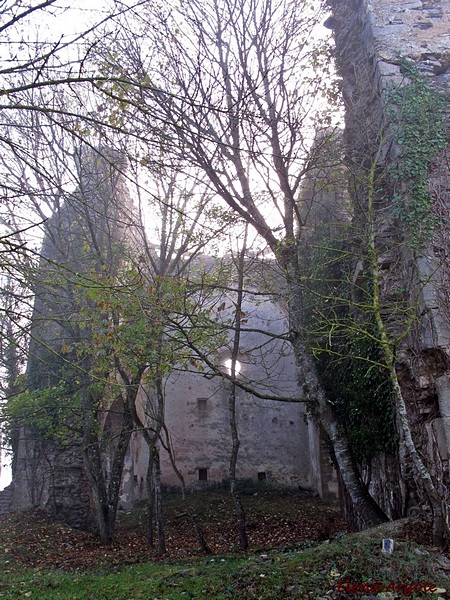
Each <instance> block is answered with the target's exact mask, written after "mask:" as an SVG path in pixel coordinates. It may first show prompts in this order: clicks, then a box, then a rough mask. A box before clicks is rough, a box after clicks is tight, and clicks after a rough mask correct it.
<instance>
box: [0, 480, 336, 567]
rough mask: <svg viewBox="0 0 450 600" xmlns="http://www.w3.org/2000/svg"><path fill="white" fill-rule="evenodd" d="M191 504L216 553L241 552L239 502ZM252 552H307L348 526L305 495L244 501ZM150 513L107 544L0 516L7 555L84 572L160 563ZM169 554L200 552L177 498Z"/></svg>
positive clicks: (23, 517)
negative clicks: (149, 530) (150, 540)
mask: <svg viewBox="0 0 450 600" xmlns="http://www.w3.org/2000/svg"><path fill="white" fill-rule="evenodd" d="M189 502H190V504H191V506H193V508H194V510H195V512H196V514H197V518H198V521H199V522H200V524H201V526H202V529H203V533H204V536H205V539H206V541H207V543H208V545H209V547H210V548H211V550H212V553H213V555H214V554H227V553H230V552H236V551H238V534H237V523H236V519H235V515H234V509H233V504H232V502H231V499H230V498H229V496H228V494H226V493H225V492H210V493H206V492H202V493H201V494H197V495H195V494H192V495H190V497H189ZM244 504H245V505H246V509H247V522H248V537H249V543H250V547H251V550H252V551H264V550H267V549H270V548H281V549H283V548H292V547H295V546H297V547H302V546H304V545H308V544H310V543H314V542H318V541H320V540H326V539H329V538H332V537H334V536H335V535H336V534H338V533H339V532H345V531H346V530H347V527H346V525H345V523H344V522H343V520H342V519H341V517H340V516H339V511H338V509H337V507H334V506H330V505H326V504H324V503H322V502H321V501H320V500H318V499H316V498H312V497H311V496H310V495H308V494H306V493H301V492H294V491H293V492H285V491H284V492H282V493H280V492H277V491H270V490H268V491H265V492H261V493H258V494H252V495H251V496H249V497H246V498H244ZM144 522H145V514H144V510H141V511H137V512H133V513H123V512H122V513H121V514H119V518H118V526H117V532H116V536H115V539H114V541H113V543H112V544H110V545H108V546H102V545H100V544H99V542H98V540H97V539H96V538H95V536H94V535H92V534H91V533H87V532H84V531H79V530H75V529H72V528H70V527H69V526H67V525H65V524H63V523H57V522H54V521H52V519H51V518H50V517H49V516H48V515H46V514H45V513H44V512H27V513H22V514H13V515H5V516H2V517H0V552H1V551H3V552H5V554H8V555H9V556H8V558H9V557H11V560H12V561H16V562H19V563H21V564H24V565H27V566H30V567H42V568H47V567H51V568H59V569H64V570H77V569H85V568H92V567H97V566H102V565H104V566H114V565H121V564H132V563H138V562H144V561H147V560H151V559H154V558H155V551H154V550H152V549H148V548H147V543H146V532H145V527H144ZM166 543H167V553H166V555H164V557H162V558H163V559H175V558H176V559H179V558H187V557H192V556H196V555H198V554H199V552H198V548H197V545H196V542H195V536H194V532H193V530H192V526H191V524H190V522H189V520H188V519H187V516H186V515H185V513H184V512H183V507H182V505H181V503H180V501H179V500H178V498H177V497H174V496H169V497H168V499H167V502H166Z"/></svg>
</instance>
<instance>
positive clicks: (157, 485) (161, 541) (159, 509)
mask: <svg viewBox="0 0 450 600" xmlns="http://www.w3.org/2000/svg"><path fill="white" fill-rule="evenodd" d="M152 462H153V492H154V497H155V516H156V531H157V533H158V556H161V555H162V554H164V553H165V552H166V535H165V531H164V511H163V495H162V487H161V465H160V461H159V451H158V448H157V447H156V445H155V446H153V461H152Z"/></svg>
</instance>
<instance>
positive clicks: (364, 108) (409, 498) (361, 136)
mask: <svg viewBox="0 0 450 600" xmlns="http://www.w3.org/2000/svg"><path fill="white" fill-rule="evenodd" d="M329 4H330V6H331V8H332V16H331V17H330V19H329V20H328V22H327V25H328V26H329V27H331V28H332V29H333V31H334V34H335V39H336V58H337V65H338V69H339V73H340V75H341V77H342V89H343V95H344V102H345V111H346V117H345V119H346V131H345V141H346V148H347V156H348V159H349V164H350V165H355V164H358V165H359V168H360V169H361V170H360V171H359V174H361V173H362V171H363V170H364V169H366V170H369V168H370V165H371V164H373V161H375V162H376V165H377V166H376V168H377V173H379V174H381V175H382V174H383V172H385V173H388V169H389V165H390V164H391V163H393V162H394V161H395V160H396V159H397V157H398V156H399V153H400V152H401V147H399V145H398V143H395V141H393V138H392V124H391V121H390V119H391V116H390V113H389V110H388V104H389V95H390V90H392V89H393V86H404V85H407V84H408V78H407V77H406V76H405V74H404V72H403V71H402V63H403V61H404V60H406V61H409V63H410V64H413V65H415V67H416V68H417V71H418V73H419V74H420V75H421V76H423V77H424V79H425V81H426V84H427V85H429V86H430V89H435V90H438V91H439V92H440V93H441V94H443V95H444V97H447V98H448V94H449V84H450V50H449V49H450V3H449V2H448V1H447V0H445V1H440V0H434V1H426V0H415V1H406V0H403V1H396V2H390V1H387V0H372V1H367V0H345V1H340V0H339V1H335V0H330V2H329ZM448 106H449V103H447V107H448ZM449 112H450V111H449ZM449 116H450V115H449V113H447V115H446V118H447V124H448V117H449ZM447 126H448V125H447ZM417 143H418V144H420V143H421V140H417ZM449 158H450V154H449V151H448V147H447V150H446V151H444V152H443V153H442V154H441V155H440V156H438V157H435V158H434V160H433V162H432V164H430V166H429V192H430V194H431V197H432V198H433V201H434V205H433V207H432V209H431V210H433V211H435V212H436V215H437V217H438V225H437V227H436V229H435V232H434V236H433V240H432V242H431V243H429V244H428V246H427V247H426V248H420V249H419V250H417V249H414V248H411V246H410V244H409V239H408V235H409V234H408V231H407V230H406V229H405V227H404V226H403V225H402V223H401V221H399V220H398V219H395V218H392V217H388V216H387V217H386V218H385V219H384V220H382V221H380V223H379V225H378V227H379V232H378V235H377V244H378V249H379V256H380V258H379V266H380V269H381V272H382V274H383V275H382V281H381V284H382V293H383V301H384V302H385V305H386V309H385V313H384V314H385V318H386V320H387V322H389V327H390V330H391V332H392V333H393V334H396V333H397V334H398V333H401V332H402V331H404V329H405V327H407V320H406V316H405V312H404V311H403V312H402V310H403V309H401V310H397V312H396V313H395V309H394V307H401V305H402V304H401V303H409V306H416V307H417V311H416V312H417V315H416V319H415V320H414V324H413V326H412V327H411V328H410V330H409V331H408V332H407V335H405V336H404V337H403V339H402V341H401V344H400V346H399V348H398V350H397V357H398V364H397V368H398V375H399V378H400V381H401V384H402V389H403V394H404V396H405V398H406V399H407V403H408V411H409V419H410V423H411V427H412V430H413V435H414V439H415V442H416V444H417V445H418V446H419V448H420V450H421V452H422V453H423V454H424V456H425V457H426V462H427V465H428V468H429V469H430V472H431V473H432V476H433V477H434V480H435V482H436V486H437V488H438V489H439V490H440V493H442V494H443V496H442V500H443V502H447V503H448V498H447V499H445V494H444V490H445V487H446V486H447V485H448V480H449V458H450V437H449V435H448V432H449V429H448V414H449V404H448V403H449V401H450V398H449V395H448V381H449V380H448V377H449V368H450V364H449V356H450V318H449V316H450V313H449V311H448V302H447V291H446V290H447V287H448V275H447V273H448V271H449V268H450V265H449V262H448V218H449V215H450V209H449V202H448V201H449V194H450V183H449V174H448V164H449ZM350 168H352V166H351V167H350ZM366 193H367V191H366ZM363 196H364V190H362V192H361V190H360V201H361V198H363ZM378 202H379V205H378V207H379V209H380V214H381V211H382V210H384V211H385V212H384V214H386V215H389V214H390V215H392V214H393V212H392V211H391V209H392V202H393V199H392V198H391V197H389V196H388V197H387V198H386V195H384V196H383V197H380V198H379V199H378ZM388 311H390V312H388ZM402 452H403V449H402V448H401V447H400V448H399V457H398V458H397V459H395V457H393V460H390V461H388V462H386V457H385V456H380V457H378V459H375V460H374V461H373V464H372V465H369V467H368V468H367V469H366V470H365V477H366V478H367V484H368V486H369V489H370V490H371V492H372V493H373V495H374V497H375V498H377V500H378V501H379V502H380V503H381V505H382V506H383V508H384V510H385V511H386V512H387V514H388V515H389V516H391V517H398V516H403V515H404V514H406V512H407V510H408V508H409V507H410V506H411V503H417V502H421V501H423V498H420V497H419V498H418V497H417V496H415V494H416V490H415V485H414V477H413V476H412V473H410V472H402V469H401V467H400V463H401V462H402V461H400V460H399V458H400V457H401V455H402Z"/></svg>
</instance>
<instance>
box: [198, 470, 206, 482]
mask: <svg viewBox="0 0 450 600" xmlns="http://www.w3.org/2000/svg"><path fill="white" fill-rule="evenodd" d="M198 480H199V481H208V469H199V470H198Z"/></svg>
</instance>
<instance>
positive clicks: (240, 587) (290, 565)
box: [0, 494, 450, 600]
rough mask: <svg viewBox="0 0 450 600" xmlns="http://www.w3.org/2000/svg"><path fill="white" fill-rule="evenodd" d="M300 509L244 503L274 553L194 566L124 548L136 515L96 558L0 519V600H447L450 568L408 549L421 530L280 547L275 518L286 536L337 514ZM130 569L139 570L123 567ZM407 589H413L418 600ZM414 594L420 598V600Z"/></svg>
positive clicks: (48, 529) (273, 502) (33, 521)
mask: <svg viewBox="0 0 450 600" xmlns="http://www.w3.org/2000/svg"><path fill="white" fill-rule="evenodd" d="M303 500H304V502H303V506H302V507H299V506H297V505H298V504H302V500H301V498H299V497H298V496H297V497H296V496H295V495H290V496H289V497H284V498H283V497H278V499H277V496H276V494H275V495H271V496H270V498H266V502H263V501H261V498H259V499H258V497H257V496H252V497H251V499H250V498H247V505H248V506H249V512H250V514H251V515H252V517H251V518H253V519H256V520H258V519H259V520H262V522H268V523H269V525H270V527H271V528H272V529H271V532H272V537H273V538H274V539H275V538H276V540H278V541H275V543H274V542H273V541H270V540H271V539H272V538H270V537H269V538H268V539H269V543H267V544H266V547H265V548H262V547H259V549H258V551H256V550H255V548H254V549H253V550H251V551H250V552H249V553H236V552H225V553H222V552H218V553H216V554H214V555H210V556H207V557H205V556H202V557H200V556H193V557H190V558H182V557H180V556H178V554H177V552H174V555H173V556H172V555H170V554H168V555H167V556H166V557H163V558H162V559H158V560H156V559H155V557H152V556H151V555H150V554H147V555H144V554H143V553H141V552H143V551H141V550H137V551H136V552H133V545H132V542H131V541H130V540H136V539H137V538H136V536H137V535H138V534H141V531H140V530H141V519H142V515H141V514H140V513H139V512H138V513H134V514H132V515H126V516H124V518H122V523H121V534H120V535H119V538H120V539H121V540H122V546H123V543H124V540H127V543H128V546H127V552H126V553H125V554H123V548H122V546H121V545H119V544H118V545H117V546H113V547H112V548H102V547H101V546H98V544H96V542H95V541H94V540H92V539H91V538H90V537H89V536H87V534H83V533H82V532H73V530H69V529H68V528H67V527H65V526H64V525H61V524H52V523H49V522H48V521H45V520H43V519H40V518H39V517H38V516H36V515H35V516H34V517H33V516H32V515H25V516H23V517H21V518H17V517H14V518H11V517H7V518H5V517H4V518H2V519H0V573H1V575H0V598H4V599H8V600H9V599H11V600H12V599H14V600H15V599H18V598H35V599H38V600H57V599H58V600H59V599H61V600H84V599H86V600H87V599H89V600H103V599H105V600H135V599H136V600H137V599H145V600H153V599H158V600H164V599H174V600H175V599H185V598H205V599H210V598H217V599H225V598H236V599H240V598H242V599H250V598H255V599H257V598H258V599H259V598H260V599H269V598H270V599H275V600H276V599H278V598H279V599H284V598H314V599H317V598H328V599H333V600H342V599H344V598H345V599H347V600H354V599H356V598H361V597H364V596H366V597H371V596H372V597H373V596H380V594H381V593H384V595H385V597H388V598H395V597H398V598H402V597H410V598H424V597H427V598H433V600H437V598H450V595H449V594H447V592H446V591H443V590H450V579H449V575H450V560H449V559H448V558H447V557H446V556H445V555H444V554H442V553H439V552H438V551H437V550H435V549H432V548H429V547H428V548H426V547H424V546H419V545H418V544H417V543H416V542H415V541H413V540H412V539H411V532H414V529H415V528H416V529H418V528H419V525H418V524H412V525H411V524H410V525H409V526H408V527H407V528H405V527H402V526H400V525H399V524H396V525H393V524H390V525H389V526H384V527H383V528H377V529H373V530H369V531H367V532H363V533H362V534H349V533H345V532H340V533H337V537H335V539H332V540H325V541H323V540H320V539H317V536H315V537H316V539H307V538H305V539H301V540H300V539H297V540H296V541H295V542H292V543H289V544H279V537H283V536H282V535H281V534H280V531H279V529H277V528H276V527H275V526H274V523H276V524H278V521H277V520H276V519H278V517H279V515H280V514H283V518H284V519H285V520H286V521H287V523H288V525H287V527H288V528H289V524H290V526H291V527H292V523H295V522H296V521H300V522H301V523H303V525H302V527H301V528H300V530H304V523H305V519H306V520H308V519H311V521H308V522H309V523H310V525H311V523H313V520H314V519H316V522H317V523H320V522H321V521H323V519H324V518H325V517H327V518H330V519H331V516H332V515H333V511H334V509H331V508H329V507H324V506H323V505H319V504H318V503H317V502H316V501H314V500H312V499H311V500H308V499H306V498H303ZM306 500H307V501H306ZM195 502H196V503H197V507H196V508H197V513H198V515H199V518H200V519H201V520H202V519H203V522H204V523H206V522H207V521H209V522H211V521H213V523H215V524H216V532H215V535H216V536H218V535H219V533H224V532H225V531H226V529H227V524H228V518H230V519H231V521H230V522H232V514H231V513H230V508H231V507H230V505H228V499H227V497H226V495H225V494H214V495H204V496H203V497H202V496H198V497H196V498H195ZM252 506H254V509H253V508H252ZM322 511H324V512H323V513H322ZM330 511H331V512H330ZM273 513H275V514H273ZM180 514H182V513H180V507H179V506H178V505H176V503H175V506H173V507H170V503H169V507H168V521H169V525H168V531H170V532H171V535H172V534H173V531H174V530H176V529H178V527H179V521H180V519H181V517H180ZM308 515H309V516H308ZM263 517H264V518H266V519H267V521H264V520H263V519H262V518H263ZM334 517H335V518H337V516H336V515H334ZM273 518H275V521H273V520H271V519H273ZM331 521H332V522H334V520H333V519H331ZM218 523H219V524H220V523H222V527H221V526H220V525H219V526H217V524H218ZM311 527H312V525H311ZM328 528H329V527H328ZM181 529H183V527H181ZM300 530H299V531H300ZM310 533H311V532H310ZM313 534H314V532H312V537H314V535H313ZM85 536H87V537H85ZM124 536H126V537H124ZM277 536H278V537H277ZM285 537H286V536H285ZM386 537H390V538H393V539H394V540H395V548H394V552H393V554H389V555H386V554H383V553H382V552H381V540H382V539H383V538H386ZM422 537H423V535H422ZM217 539H219V538H217ZM79 540H82V543H81V542H80V543H79ZM88 542H89V543H88ZM78 543H79V545H77V544H78ZM226 543H228V541H227V542H226ZM89 544H90V545H89ZM56 546H58V549H57V550H55V547H56ZM139 548H140V547H139ZM94 550H95V552H94ZM66 552H67V553H69V554H70V553H73V554H79V555H80V556H81V555H83V554H87V555H88V556H89V560H87V561H85V562H83V561H80V562H79V563H76V562H71V561H67V560H63V559H61V557H66V556H68V555H69V554H66ZM58 557H59V558H58ZM127 557H128V558H127ZM133 560H138V561H139V562H138V563H137V564H129V563H130V562H132V561H133ZM127 563H128V564H127ZM425 582H428V584H427V585H425ZM411 585H416V586H417V587H416V591H414V590H413V589H411ZM419 585H420V588H421V589H420V591H417V590H418V586H419ZM424 587H425V588H426V589H428V590H430V591H431V590H433V589H434V587H435V588H436V590H435V591H434V593H431V594H430V593H426V592H424V591H423V590H424ZM386 592H387V595H386Z"/></svg>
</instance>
